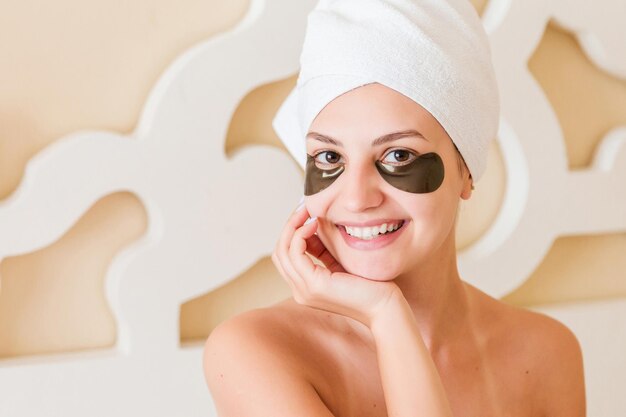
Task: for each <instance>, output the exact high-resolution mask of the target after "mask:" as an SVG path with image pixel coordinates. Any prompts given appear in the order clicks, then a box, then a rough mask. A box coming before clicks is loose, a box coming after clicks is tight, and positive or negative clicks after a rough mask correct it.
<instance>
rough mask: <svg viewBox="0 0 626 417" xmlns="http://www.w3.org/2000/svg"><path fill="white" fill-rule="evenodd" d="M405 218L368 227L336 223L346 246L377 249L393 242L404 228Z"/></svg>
mask: <svg viewBox="0 0 626 417" xmlns="http://www.w3.org/2000/svg"><path fill="white" fill-rule="evenodd" d="M405 223H406V221H405V220H397V221H393V222H387V223H382V224H379V225H376V226H370V227H354V226H344V225H340V224H338V225H337V228H338V229H339V231H340V233H341V236H343V238H344V240H345V242H346V243H347V244H348V246H350V247H352V248H355V249H361V250H369V249H378V248H381V247H383V246H386V245H388V244H390V243H391V242H393V241H394V240H395V239H396V238H397V237H398V236H399V235H400V234H401V233H402V231H403V230H404V225H405Z"/></svg>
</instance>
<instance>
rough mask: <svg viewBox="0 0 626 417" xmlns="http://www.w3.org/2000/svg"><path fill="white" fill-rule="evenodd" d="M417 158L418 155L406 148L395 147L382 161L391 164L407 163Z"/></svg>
mask: <svg viewBox="0 0 626 417" xmlns="http://www.w3.org/2000/svg"><path fill="white" fill-rule="evenodd" d="M415 158H417V156H416V155H415V154H414V153H413V152H409V151H407V150H406V149H394V150H393V151H391V152H389V153H388V154H387V155H385V158H384V159H383V160H382V162H383V163H387V164H391V165H406V164H408V163H409V162H412V161H413V160H414V159H415Z"/></svg>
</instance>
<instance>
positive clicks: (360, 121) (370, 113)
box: [307, 83, 443, 141]
mask: <svg viewBox="0 0 626 417" xmlns="http://www.w3.org/2000/svg"><path fill="white" fill-rule="evenodd" d="M406 130H415V131H418V132H419V133H420V134H421V135H422V136H424V137H425V138H428V139H430V138H431V137H432V141H436V139H435V137H436V136H438V135H439V134H440V133H441V131H442V130H443V128H442V127H441V125H440V124H439V122H438V121H437V120H436V119H435V118H434V117H433V116H432V115H431V114H430V113H429V112H428V111H427V110H426V109H425V108H424V107H422V106H421V105H419V104H418V103H416V102H415V101H413V100H412V99H410V98H408V97H406V96H404V95H403V94H401V93H399V92H397V91H396V90H393V89H392V88H389V87H386V86H384V85H382V84H378V83H373V84H367V85H364V86H361V87H358V88H355V89H353V90H350V91H348V92H346V93H344V94H342V95H340V96H338V97H336V98H335V99H333V100H332V101H331V102H329V103H328V104H327V105H326V106H325V107H324V108H323V109H322V110H321V111H320V112H319V113H318V114H317V116H316V117H315V118H314V119H313V122H312V123H311V125H310V127H309V131H308V132H307V135H308V133H310V132H317V133H321V134H323V135H325V136H330V137H338V138H340V137H352V136H357V137H363V136H364V134H366V137H368V138H371V140H374V139H376V138H379V137H381V136H383V135H387V134H390V133H392V132H398V131H406ZM339 140H341V139H339Z"/></svg>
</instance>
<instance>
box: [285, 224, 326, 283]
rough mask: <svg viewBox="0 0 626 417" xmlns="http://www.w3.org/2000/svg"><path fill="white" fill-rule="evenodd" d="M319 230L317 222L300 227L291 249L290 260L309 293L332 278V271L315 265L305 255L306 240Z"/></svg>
mask: <svg viewBox="0 0 626 417" xmlns="http://www.w3.org/2000/svg"><path fill="white" fill-rule="evenodd" d="M316 230H317V220H313V221H312V222H311V223H308V224H305V225H304V226H302V227H300V228H299V229H298V230H297V231H296V232H295V233H294V236H293V240H292V243H291V246H290V248H289V259H290V260H291V265H292V266H293V269H294V271H295V273H296V274H298V275H299V276H300V277H301V279H302V281H303V283H304V284H305V285H306V288H307V291H313V292H315V291H316V289H319V288H320V285H324V284H325V282H324V280H326V279H329V278H330V271H329V270H328V269H326V268H323V267H320V266H319V265H315V263H314V262H313V261H312V260H311V258H309V257H308V256H307V254H306V253H305V252H306V251H307V244H306V239H307V238H310V237H311V236H313V234H314V233H315V231H316Z"/></svg>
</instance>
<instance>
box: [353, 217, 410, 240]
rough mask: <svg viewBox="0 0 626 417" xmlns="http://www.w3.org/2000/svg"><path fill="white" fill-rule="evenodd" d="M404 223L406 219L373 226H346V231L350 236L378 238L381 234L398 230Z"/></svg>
mask: <svg viewBox="0 0 626 417" xmlns="http://www.w3.org/2000/svg"><path fill="white" fill-rule="evenodd" d="M403 224H404V220H400V221H397V222H395V223H383V224H381V225H378V226H373V227H350V226H344V227H345V228H346V233H348V234H349V235H350V236H353V237H357V238H359V239H363V240H370V239H376V237H378V236H379V235H384V234H388V233H393V232H395V231H396V230H398V229H399V228H400V227H402V225H403Z"/></svg>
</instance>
